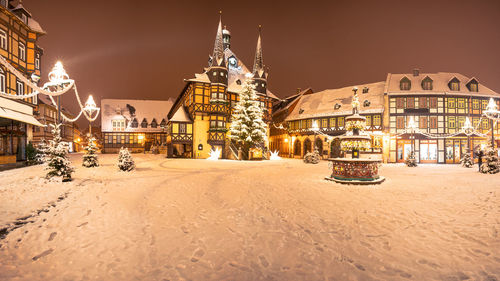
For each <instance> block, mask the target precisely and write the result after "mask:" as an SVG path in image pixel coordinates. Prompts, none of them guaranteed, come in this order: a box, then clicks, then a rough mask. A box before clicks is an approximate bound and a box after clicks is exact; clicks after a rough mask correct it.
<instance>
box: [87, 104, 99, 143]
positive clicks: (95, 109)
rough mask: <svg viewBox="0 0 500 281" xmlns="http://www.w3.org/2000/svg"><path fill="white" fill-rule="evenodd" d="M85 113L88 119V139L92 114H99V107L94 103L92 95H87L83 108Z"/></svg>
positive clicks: (90, 133)
mask: <svg viewBox="0 0 500 281" xmlns="http://www.w3.org/2000/svg"><path fill="white" fill-rule="evenodd" d="M83 110H84V111H85V113H87V116H86V117H87V119H88V120H89V139H90V138H91V137H92V114H94V112H96V117H97V115H98V114H99V111H100V108H99V107H97V105H96V104H95V101H94V98H93V97H92V95H89V97H88V99H87V102H85V107H84V108H83Z"/></svg>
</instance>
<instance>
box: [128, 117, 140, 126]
mask: <svg viewBox="0 0 500 281" xmlns="http://www.w3.org/2000/svg"><path fill="white" fill-rule="evenodd" d="M138 126H139V122H137V118H134V120H132V124H130V127H132V128H137V127H138Z"/></svg>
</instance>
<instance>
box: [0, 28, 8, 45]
mask: <svg viewBox="0 0 500 281" xmlns="http://www.w3.org/2000/svg"><path fill="white" fill-rule="evenodd" d="M0 48H2V49H4V50H7V33H5V31H3V30H0Z"/></svg>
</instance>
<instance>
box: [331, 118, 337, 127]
mask: <svg viewBox="0 0 500 281" xmlns="http://www.w3.org/2000/svg"><path fill="white" fill-rule="evenodd" d="M335 126H336V124H335V118H333V117H332V118H330V127H331V128H334V127H335Z"/></svg>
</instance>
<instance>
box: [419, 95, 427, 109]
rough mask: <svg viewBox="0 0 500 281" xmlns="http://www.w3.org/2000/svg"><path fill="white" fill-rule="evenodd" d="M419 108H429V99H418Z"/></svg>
mask: <svg viewBox="0 0 500 281" xmlns="http://www.w3.org/2000/svg"><path fill="white" fill-rule="evenodd" d="M418 107H419V108H427V98H426V97H419V98H418Z"/></svg>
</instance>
